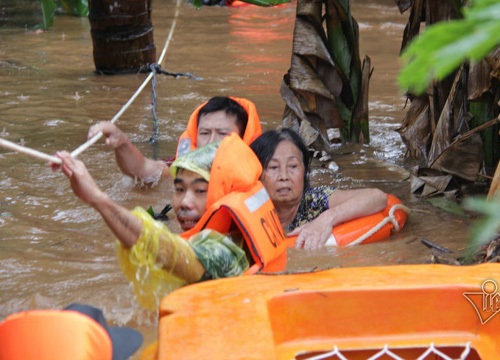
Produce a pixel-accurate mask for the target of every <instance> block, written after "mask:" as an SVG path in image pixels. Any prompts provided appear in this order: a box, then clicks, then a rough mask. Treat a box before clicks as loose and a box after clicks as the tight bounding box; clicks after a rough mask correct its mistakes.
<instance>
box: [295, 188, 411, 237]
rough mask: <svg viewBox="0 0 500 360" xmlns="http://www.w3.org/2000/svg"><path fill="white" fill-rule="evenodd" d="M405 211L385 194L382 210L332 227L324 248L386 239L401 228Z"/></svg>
mask: <svg viewBox="0 0 500 360" xmlns="http://www.w3.org/2000/svg"><path fill="white" fill-rule="evenodd" d="M407 211H408V209H407V208H406V207H405V206H404V205H403V203H402V202H401V200H399V199H398V198H397V197H395V196H394V195H390V194H387V206H386V207H385V209H384V210H382V211H380V212H378V213H375V214H372V215H368V216H364V217H361V218H359V219H354V220H351V221H347V222H345V223H343V224H340V225H337V226H334V227H333V229H332V236H331V237H330V238H329V239H328V241H327V243H326V246H352V245H357V244H368V243H372V242H376V241H380V240H384V239H387V238H388V237H389V236H391V234H392V232H394V231H395V232H399V231H400V230H401V229H402V228H403V226H404V224H405V221H406V213H407ZM296 239H297V237H296V236H295V237H294V238H291V240H290V242H289V244H290V246H295V240H296Z"/></svg>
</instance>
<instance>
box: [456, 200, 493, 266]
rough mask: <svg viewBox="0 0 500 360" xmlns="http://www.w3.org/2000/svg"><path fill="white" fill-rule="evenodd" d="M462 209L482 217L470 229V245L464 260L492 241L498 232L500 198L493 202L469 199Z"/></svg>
mask: <svg viewBox="0 0 500 360" xmlns="http://www.w3.org/2000/svg"><path fill="white" fill-rule="evenodd" d="M464 207H465V208H466V209H468V210H471V211H475V212H478V213H480V214H481V215H482V218H481V220H478V221H476V222H475V223H474V225H473V226H472V228H471V243H470V246H469V251H468V254H467V256H466V258H472V256H473V255H474V252H475V251H476V250H477V249H478V248H479V247H480V246H482V245H485V244H487V243H489V242H490V241H492V240H493V239H494V238H495V237H496V236H497V234H498V231H499V230H500V197H498V196H497V197H496V198H493V200H486V199H485V198H480V197H474V198H469V199H466V200H465V203H464Z"/></svg>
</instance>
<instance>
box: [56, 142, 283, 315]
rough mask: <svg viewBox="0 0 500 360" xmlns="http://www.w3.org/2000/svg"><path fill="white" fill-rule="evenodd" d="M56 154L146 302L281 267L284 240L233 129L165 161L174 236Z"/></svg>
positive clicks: (257, 167) (252, 161) (253, 163)
mask: <svg viewBox="0 0 500 360" xmlns="http://www.w3.org/2000/svg"><path fill="white" fill-rule="evenodd" d="M57 155H58V156H59V157H60V158H61V160H62V165H61V169H62V171H63V172H64V174H65V175H66V176H67V177H68V178H69V179H70V184H71V188H72V189H73V192H74V193H75V195H76V196H78V197H79V198H80V199H82V200H83V201H84V202H86V203H87V204H89V205H91V206H92V207H93V208H94V209H96V210H97V211H98V212H99V213H100V214H101V216H102V218H103V219H104V221H105V222H106V224H107V225H108V227H109V228H110V229H111V230H112V231H113V233H114V234H115V236H116V237H117V239H118V240H119V243H118V258H119V263H120V267H121V269H122V271H123V273H124V274H125V275H126V276H127V278H128V279H129V280H130V281H132V282H133V283H134V286H135V290H136V295H137V296H138V299H139V300H140V302H141V304H142V305H143V306H145V307H148V308H155V307H156V306H157V305H158V301H159V299H161V297H162V296H164V295H166V294H167V293H168V292H170V291H172V290H174V289H176V288H178V287H180V286H183V285H185V284H189V283H193V282H197V281H200V280H206V279H213V278H221V277H229V276H237V275H241V274H243V273H245V272H246V273H255V272H257V271H272V272H276V271H283V270H284V268H285V266H286V248H287V246H288V245H287V244H286V243H285V241H286V240H285V236H284V233H283V230H282V227H281V224H280V222H279V219H278V217H277V214H276V210H275V208H274V205H273V204H272V201H271V199H270V198H269V195H268V194H267V192H266V190H265V189H264V186H263V185H262V183H261V182H260V181H259V178H260V175H261V173H262V166H261V164H260V162H259V160H258V158H257V157H256V156H255V154H254V153H253V151H252V150H251V149H250V147H249V146H248V145H246V144H245V143H244V142H243V140H242V139H241V138H240V137H239V136H238V135H236V134H231V135H229V136H227V137H225V138H224V139H223V140H222V141H219V142H215V143H210V144H208V145H205V146H203V147H201V148H198V149H196V150H194V151H192V152H189V153H187V154H185V155H183V156H180V157H179V158H178V159H176V161H174V163H173V164H172V166H171V167H170V171H171V175H172V177H173V178H174V180H173V181H174V187H175V191H174V196H173V201H172V203H173V207H174V210H175V212H176V215H177V219H178V220H179V223H180V225H181V228H182V229H183V231H184V233H182V234H180V235H177V234H173V233H172V232H171V231H170V230H169V229H168V227H167V226H166V225H165V224H164V223H162V222H159V221H155V220H154V219H153V218H152V217H151V215H150V214H149V213H148V212H147V211H146V210H144V209H143V208H140V207H137V208H135V209H134V210H133V211H129V210H127V209H125V208H124V207H122V206H120V205H119V204H117V203H115V202H114V201H113V200H111V198H110V197H109V196H108V195H107V194H106V193H104V192H103V191H101V190H100V189H99V187H98V186H97V185H96V184H95V182H94V181H93V179H92V177H91V176H90V174H89V173H88V171H87V169H86V167H85V165H84V164H83V163H82V162H81V161H79V160H77V159H74V158H73V157H71V155H70V154H69V153H67V152H60V153H58V154H57ZM186 240H187V241H186Z"/></svg>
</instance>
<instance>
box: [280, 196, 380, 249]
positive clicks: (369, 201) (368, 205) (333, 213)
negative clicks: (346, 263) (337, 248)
mask: <svg viewBox="0 0 500 360" xmlns="http://www.w3.org/2000/svg"><path fill="white" fill-rule="evenodd" d="M328 205H329V209H328V210H326V211H324V212H323V213H321V215H319V216H318V217H317V218H316V219H314V220H313V221H311V222H309V223H307V224H305V225H303V226H300V227H298V228H296V229H295V230H294V231H292V232H291V233H290V234H289V235H291V236H293V235H295V236H297V235H298V237H297V241H296V242H295V247H296V248H304V249H312V250H314V249H320V248H322V247H323V246H324V245H325V243H326V241H327V240H328V238H329V237H330V235H331V233H332V228H333V227H334V226H336V225H339V224H342V223H344V222H346V221H350V220H354V219H357V218H360V217H363V216H368V215H371V214H374V213H376V212H379V211H381V210H383V209H384V208H385V207H386V206H387V195H386V194H385V193H384V192H383V191H381V190H379V189H375V188H368V189H355V190H335V191H334V192H333V193H332V194H331V195H330V197H329V199H328Z"/></svg>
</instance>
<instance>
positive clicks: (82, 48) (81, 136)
mask: <svg viewBox="0 0 500 360" xmlns="http://www.w3.org/2000/svg"><path fill="white" fill-rule="evenodd" d="M295 6H296V3H291V4H287V5H285V6H280V7H277V8H259V7H254V6H247V7H239V8H225V7H204V8H202V9H200V10H195V9H194V8H193V6H192V5H190V4H188V3H187V2H184V3H181V4H180V9H179V15H178V17H177V18H176V22H177V26H176V27H175V29H174V33H173V37H172V41H171V42H170V44H169V47H168V51H167V53H166V56H165V60H164V63H163V64H162V65H163V68H164V69H166V70H168V71H172V72H191V73H193V74H194V75H196V76H198V77H200V78H202V80H192V79H188V78H184V77H180V78H176V79H175V78H172V77H166V76H159V77H158V79H157V84H156V88H155V90H156V93H157V107H156V112H157V115H158V118H159V119H158V124H159V129H160V135H159V144H158V146H157V147H155V148H153V147H152V145H151V144H150V142H149V139H150V137H151V135H152V131H153V130H152V129H153V124H152V109H151V93H152V92H151V86H150V85H148V86H147V87H146V88H145V90H144V91H143V92H142V93H141V94H140V95H139V97H138V98H137V99H136V101H135V102H134V103H133V104H132V106H131V107H130V108H129V109H128V110H127V111H126V112H125V113H124V115H123V116H122V117H121V118H120V119H119V121H118V123H117V124H118V125H119V126H120V127H121V128H122V129H123V130H124V131H125V132H126V133H127V134H128V135H129V136H130V137H131V139H132V140H133V141H134V142H135V143H136V144H137V146H138V147H139V148H140V149H141V150H142V151H143V152H144V153H145V154H147V155H148V156H151V157H152V156H154V155H156V156H159V157H164V156H167V155H172V154H173V153H174V149H175V145H176V139H177V137H178V136H179V135H180V134H181V132H182V130H183V128H184V126H185V124H186V121H187V119H188V117H189V115H190V113H191V112H192V111H193V110H194V109H195V108H196V107H197V106H198V105H199V104H200V103H201V102H202V101H205V100H207V99H208V98H210V97H211V96H214V95H234V96H241V97H247V98H249V99H251V100H252V101H254V102H255V104H256V105H257V108H258V111H259V114H260V116H261V119H262V122H263V127H264V128H265V129H269V128H274V127H276V126H278V125H279V124H280V117H281V114H282V112H283V108H284V103H283V101H282V99H281V97H280V94H279V87H280V84H281V79H282V76H283V74H285V73H286V71H287V70H288V68H289V63H290V55H291V42H292V32H293V25H294V19H295ZM351 6H352V11H353V14H354V16H355V18H356V19H357V21H358V23H359V27H360V42H361V56H364V55H369V56H370V57H371V59H372V66H373V67H374V68H375V70H374V73H373V76H372V81H371V84H370V101H369V107H370V121H371V138H372V141H371V144H370V145H369V146H361V147H360V146H354V145H349V146H341V147H339V148H338V149H337V150H336V153H335V155H334V157H333V160H334V161H335V163H336V164H337V165H338V170H336V171H332V170H328V169H327V168H323V167H321V166H317V167H315V169H314V171H313V173H312V175H311V181H312V183H313V184H316V185H317V184H331V185H334V186H337V187H339V188H351V187H362V186H373V187H379V188H380V189H382V190H384V191H386V192H389V193H392V194H394V195H396V196H398V197H399V198H400V199H401V200H403V202H404V203H405V204H406V205H407V206H408V207H409V208H410V209H411V214H410V216H409V219H408V222H407V224H406V226H405V227H404V229H403V231H402V232H401V233H399V234H397V235H394V236H392V237H391V238H390V240H388V241H385V242H381V243H377V244H368V245H362V246H356V247H352V248H343V249H338V248H329V249H327V250H322V251H310V252H306V251H295V250H291V251H290V254H289V255H290V256H289V266H288V270H289V271H308V270H311V269H318V268H319V269H322V268H330V267H352V266H375V265H397V264H411V263H423V262H426V261H428V260H429V256H430V250H429V249H428V248H427V247H425V246H424V245H423V244H422V243H421V239H422V238H426V239H428V240H430V241H432V242H435V243H437V244H439V245H441V246H444V247H447V248H449V249H450V250H452V251H454V254H457V256H458V254H460V253H461V251H463V250H464V248H465V246H466V244H467V241H468V239H469V234H468V227H469V220H468V219H465V218H462V217H459V216H457V215H452V214H450V213H447V212H444V211H441V210H439V209H437V208H434V207H432V206H431V205H430V204H429V203H428V202H427V201H425V200H422V199H420V198H418V197H416V196H413V195H411V194H410V192H409V174H408V171H407V169H408V166H409V164H408V162H407V161H406V160H405V159H404V154H405V147H404V145H403V143H402V141H401V138H400V137H399V134H398V133H396V132H395V129H396V128H398V126H399V124H400V122H401V120H402V118H403V116H404V109H403V106H404V100H405V99H404V97H402V95H401V92H400V90H399V89H398V87H397V85H396V82H395V79H396V76H397V73H398V70H399V62H398V53H399V48H400V42H401V36H402V34H403V30H404V24H405V23H406V20H407V16H408V15H407V14H404V15H400V13H399V11H398V9H397V7H396V6H395V4H394V2H393V1H389V0H385V1H384V0H380V1H375V0H373V1H369V0H364V1H351ZM175 7H176V3H175V2H174V1H171V0H169V1H159V0H158V1H155V2H154V9H153V25H154V31H155V43H156V46H157V52H158V54H159V53H160V52H161V50H162V49H163V46H164V44H165V41H166V39H167V36H168V33H169V30H170V27H171V24H172V22H173V20H174V16H175ZM0 40H1V43H2V47H1V48H0V82H1V87H0V114H1V115H0V135H1V137H3V138H5V139H7V140H10V141H13V142H17V143H23V144H25V145H26V146H28V147H31V148H34V149H38V150H40V151H44V152H46V153H48V154H53V153H55V151H57V150H63V149H65V150H69V151H71V150H74V149H75V148H76V147H78V146H79V145H80V144H82V143H83V142H84V141H85V140H86V134H87V130H88V128H89V127H90V125H91V124H93V123H95V122H97V121H100V120H110V119H112V118H113V116H114V115H115V114H116V113H117V112H118V111H119V110H120V109H121V107H122V106H123V105H124V104H125V103H126V102H127V101H128V99H129V98H130V97H131V96H132V94H134V93H135V91H136V90H137V88H138V87H139V85H140V84H141V83H142V82H143V80H144V79H145V77H146V75H127V76H97V75H95V74H94V73H93V71H94V64H93V59H92V43H91V37H90V26H89V23H88V20H87V19H86V18H77V17H68V16H58V17H56V19H55V23H54V26H53V28H51V29H50V30H49V31H46V32H43V33H33V32H30V31H25V29H24V26H22V27H17V28H15V27H11V28H2V29H0ZM80 159H81V160H83V161H84V162H85V163H86V165H87V167H88V168H89V171H90V172H91V174H92V175H93V176H94V177H95V179H96V181H97V182H98V184H99V185H100V186H101V187H102V188H103V189H104V190H105V191H106V192H108V193H109V194H110V195H111V196H112V198H113V199H115V200H116V201H117V202H119V203H120V204H122V205H124V206H125V207H128V208H132V207H133V206H135V205H142V206H144V207H147V206H149V205H152V206H153V207H154V208H155V209H157V210H160V209H161V208H163V206H164V205H165V203H166V202H168V200H169V198H170V191H171V189H170V188H169V187H168V186H167V185H165V184H163V185H162V186H158V187H156V188H154V189H152V190H146V189H142V188H140V187H137V186H135V185H134V182H133V181H132V180H131V179H129V178H127V177H125V176H123V175H122V174H121V173H120V171H119V170H118V168H117V166H116V163H115V161H114V156H113V153H112V152H111V151H109V149H108V148H106V147H105V146H104V145H103V143H102V142H99V143H98V144H96V145H94V146H93V147H91V148H90V149H89V150H87V151H86V152H84V153H83V154H82V155H81V156H80ZM173 227H174V228H175V225H173ZM71 302H83V303H88V304H92V305H94V306H97V307H100V308H102V309H103V310H104V311H105V314H106V317H107V318H108V321H109V322H110V323H112V324H117V325H125V324H126V325H128V326H132V327H134V328H137V329H139V330H140V331H141V332H142V333H143V334H144V336H145V344H148V343H150V342H151V341H153V339H154V338H155V335H156V313H151V312H148V311H145V310H143V309H141V308H140V307H139V305H138V304H137V302H136V301H135V298H134V295H133V292H132V290H131V288H130V286H129V285H128V284H127V282H126V281H125V279H124V277H123V275H122V274H121V272H120V270H119V269H118V266H117V264H116V257H115V252H114V238H113V236H112V234H111V232H110V231H109V230H108V228H107V227H106V225H105V224H104V223H103V221H102V220H101V218H100V217H99V215H98V214H97V213H96V212H95V211H94V210H93V209H91V208H89V207H88V206H86V205H85V204H83V203H82V202H80V201H79V200H78V199H77V198H76V197H75V196H74V195H73V193H72V192H71V189H70V187H69V186H68V182H67V179H66V178H65V177H64V176H63V175H62V174H61V173H58V172H56V173H53V172H52V171H51V170H50V169H49V167H48V166H47V165H46V164H44V163H42V162H40V161H38V160H36V159H31V158H27V157H26V156H23V155H20V154H16V153H14V152H12V151H7V150H4V149H0V319H3V318H5V317H6V316H7V315H9V314H11V313H14V312H17V311H21V310H26V309H35V308H63V307H65V306H67V305H68V304H69V303H71Z"/></svg>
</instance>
